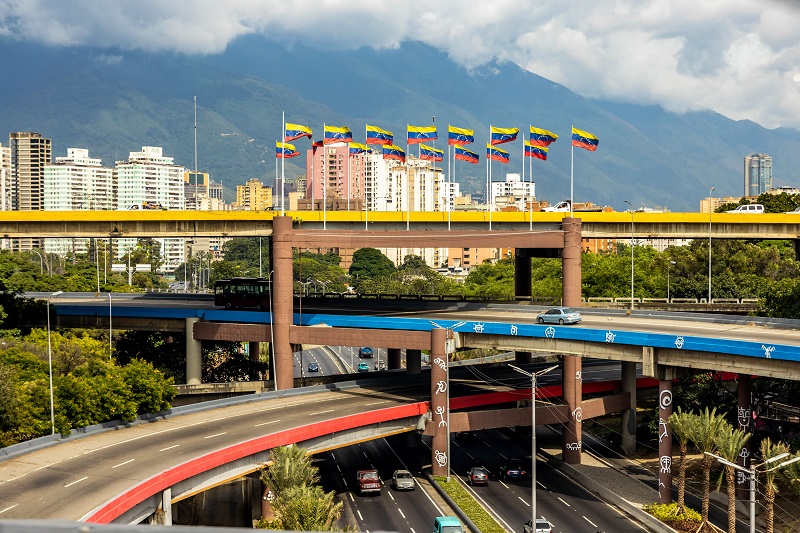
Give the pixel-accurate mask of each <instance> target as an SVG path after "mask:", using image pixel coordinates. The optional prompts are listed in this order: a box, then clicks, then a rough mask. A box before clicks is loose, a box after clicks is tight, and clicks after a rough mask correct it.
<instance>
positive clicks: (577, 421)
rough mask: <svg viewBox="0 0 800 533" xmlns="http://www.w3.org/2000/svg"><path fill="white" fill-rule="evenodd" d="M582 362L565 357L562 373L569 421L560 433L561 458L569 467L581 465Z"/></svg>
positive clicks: (573, 356) (575, 358)
mask: <svg viewBox="0 0 800 533" xmlns="http://www.w3.org/2000/svg"><path fill="white" fill-rule="evenodd" d="M581 368H582V361H581V358H580V357H578V356H576V355H565V356H564V366H563V372H562V376H561V379H562V382H563V389H564V403H566V404H567V406H568V407H569V421H568V422H567V423H566V424H564V429H563V431H562V432H561V438H562V442H561V458H562V460H563V461H564V462H565V463H567V464H571V465H577V464H580V463H581V448H582V447H583V441H582V438H583V437H582V422H583V408H582V407H581V404H582V402H583V376H582V371H581Z"/></svg>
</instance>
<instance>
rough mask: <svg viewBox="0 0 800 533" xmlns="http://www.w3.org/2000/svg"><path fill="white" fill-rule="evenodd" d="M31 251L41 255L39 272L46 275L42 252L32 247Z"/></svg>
mask: <svg viewBox="0 0 800 533" xmlns="http://www.w3.org/2000/svg"><path fill="white" fill-rule="evenodd" d="M30 251H31V252H33V253H35V254H36V255H38V256H39V274H42V275H44V259H42V254H40V253H39V251H38V250H34V249H33V248H31V250H30Z"/></svg>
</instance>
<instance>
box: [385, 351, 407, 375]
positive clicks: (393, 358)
mask: <svg viewBox="0 0 800 533" xmlns="http://www.w3.org/2000/svg"><path fill="white" fill-rule="evenodd" d="M401 355H402V352H401V351H400V348H388V349H387V350H386V359H387V361H386V368H388V369H389V370H394V369H396V368H400V367H402V362H403V360H402V357H401Z"/></svg>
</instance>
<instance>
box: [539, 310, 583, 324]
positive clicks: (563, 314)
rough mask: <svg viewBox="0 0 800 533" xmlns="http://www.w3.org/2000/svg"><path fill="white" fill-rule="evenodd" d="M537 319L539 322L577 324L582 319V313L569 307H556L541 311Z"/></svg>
mask: <svg viewBox="0 0 800 533" xmlns="http://www.w3.org/2000/svg"><path fill="white" fill-rule="evenodd" d="M536 321H537V322H538V323H539V324H577V323H578V322H580V321H581V314H580V313H579V312H577V311H575V310H574V309H570V308H569V307H554V308H552V309H549V310H547V311H545V312H544V313H539V315H538V316H537V317H536Z"/></svg>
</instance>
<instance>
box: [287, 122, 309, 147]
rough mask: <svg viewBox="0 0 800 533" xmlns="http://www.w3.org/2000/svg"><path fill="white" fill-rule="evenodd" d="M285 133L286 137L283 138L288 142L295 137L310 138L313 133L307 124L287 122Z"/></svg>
mask: <svg viewBox="0 0 800 533" xmlns="http://www.w3.org/2000/svg"><path fill="white" fill-rule="evenodd" d="M285 135H286V137H284V138H283V140H284V141H286V142H287V143H288V142H290V141H293V140H295V139H299V138H300V137H308V138H309V139H310V138H311V136H312V135H313V133H312V132H311V128H309V127H308V126H303V125H302V124H290V123H288V122H287V123H286V133H285Z"/></svg>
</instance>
